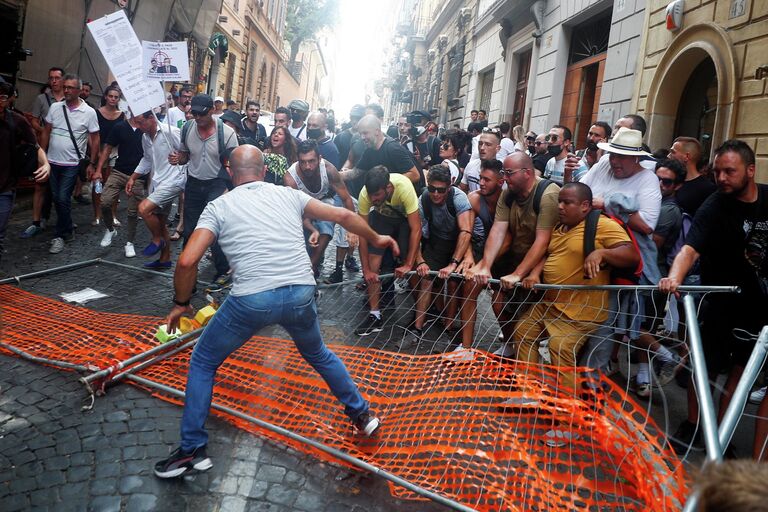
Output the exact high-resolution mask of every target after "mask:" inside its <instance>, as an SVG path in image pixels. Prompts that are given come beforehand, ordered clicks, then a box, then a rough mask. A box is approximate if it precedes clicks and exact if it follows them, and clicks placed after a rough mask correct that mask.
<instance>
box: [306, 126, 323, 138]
mask: <svg viewBox="0 0 768 512" xmlns="http://www.w3.org/2000/svg"><path fill="white" fill-rule="evenodd" d="M323 135H324V133H323V130H322V129H321V128H307V138H309V139H315V140H318V139H320V138H322V136H323Z"/></svg>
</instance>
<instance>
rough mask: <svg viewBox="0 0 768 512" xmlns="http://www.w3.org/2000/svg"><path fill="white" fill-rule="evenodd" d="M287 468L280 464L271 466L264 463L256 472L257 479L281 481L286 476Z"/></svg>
mask: <svg viewBox="0 0 768 512" xmlns="http://www.w3.org/2000/svg"><path fill="white" fill-rule="evenodd" d="M285 473H286V469H285V468H281V467H279V466H271V465H269V464H264V465H262V466H261V467H259V471H258V473H256V479H257V480H264V481H266V482H274V483H280V482H282V481H283V478H284V477H285Z"/></svg>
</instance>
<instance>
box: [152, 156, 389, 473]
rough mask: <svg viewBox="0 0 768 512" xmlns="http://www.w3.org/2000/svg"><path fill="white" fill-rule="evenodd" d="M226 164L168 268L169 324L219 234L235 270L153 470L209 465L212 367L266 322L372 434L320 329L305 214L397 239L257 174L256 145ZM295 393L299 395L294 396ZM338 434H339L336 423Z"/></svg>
mask: <svg viewBox="0 0 768 512" xmlns="http://www.w3.org/2000/svg"><path fill="white" fill-rule="evenodd" d="M227 172H228V173H229V174H230V175H231V177H232V183H233V184H234V185H235V188H234V189H233V190H232V191H230V192H229V193H227V194H224V195H223V196H220V197H218V198H217V199H215V200H213V201H211V202H210V203H208V205H207V206H206V207H205V210H204V211H203V213H202V215H200V220H198V222H197V227H196V228H195V231H194V232H193V233H192V236H191V237H190V239H189V241H188V242H187V245H186V246H185V247H184V252H182V253H181V256H180V257H179V262H178V265H177V266H176V274H175V276H174V290H175V295H174V297H173V302H174V304H175V305H174V307H173V309H172V310H171V312H170V313H169V314H168V317H167V318H166V323H167V324H168V331H169V332H173V331H174V330H175V329H176V327H177V326H178V324H179V319H180V318H181V316H183V315H190V314H192V308H191V307H190V299H191V298H192V294H193V290H194V286H195V281H196V279H197V265H198V263H199V262H200V260H201V259H202V257H203V255H204V254H205V252H206V251H207V250H208V247H210V246H211V245H212V244H213V243H214V241H218V243H219V245H220V246H221V249H222V250H223V251H224V254H225V255H226V256H227V260H228V261H229V262H230V265H231V266H232V269H233V272H234V279H233V282H234V284H233V286H232V291H231V293H230V294H229V296H228V297H227V299H226V300H225V301H224V303H223V304H222V305H221V307H220V308H219V310H218V311H217V313H216V315H214V317H213V319H212V320H211V321H210V322H209V323H208V325H207V326H206V328H205V331H203V334H202V335H201V336H200V339H199V340H198V342H197V345H196V346H195V350H194V351H193V353H192V357H191V359H190V363H189V373H188V375H187V385H186V398H185V401H184V414H183V416H182V420H181V445H180V446H179V448H178V449H176V450H175V451H174V452H173V453H171V455H170V456H169V457H168V458H167V459H164V460H162V461H160V462H158V463H157V464H156V465H155V475H157V476H158V477H159V478H173V477H178V476H181V475H182V474H184V473H186V472H187V471H190V470H193V469H195V470H198V471H205V470H207V469H210V468H211V467H212V466H213V464H212V463H211V459H210V458H208V455H207V454H206V446H207V444H208V434H207V432H206V430H205V420H206V418H207V417H208V412H209V409H210V406H211V394H212V391H213V382H214V379H215V377H216V371H217V370H218V368H219V366H221V364H222V363H223V362H224V361H225V360H226V359H227V357H229V355H230V354H231V353H232V352H234V351H235V350H237V349H238V348H239V347H240V346H241V345H243V344H244V343H245V342H246V341H248V340H249V339H250V338H251V337H252V336H253V335H254V334H255V333H256V332H257V331H259V330H260V329H261V328H263V327H266V326H268V325H273V324H278V325H280V326H282V327H283V328H284V329H285V330H286V331H288V334H289V335H290V336H291V338H292V339H293V340H294V342H295V344H296V348H297V349H298V351H299V352H300V353H301V355H302V357H304V359H305V360H306V361H307V363H309V364H310V365H311V366H312V367H313V368H314V369H315V370H316V371H317V372H318V373H319V374H320V375H321V376H322V377H323V379H324V380H325V382H326V384H327V385H328V387H329V388H330V390H331V392H333V394H334V396H335V397H336V398H337V399H338V400H339V401H340V402H341V403H343V404H344V412H345V413H346V414H347V416H348V417H349V418H350V420H351V421H352V423H353V424H354V425H355V427H356V428H357V430H358V431H359V432H360V433H362V434H363V435H366V436H370V435H372V434H373V433H374V432H375V431H376V429H378V427H379V420H378V418H376V417H375V416H374V415H373V414H372V413H371V412H370V411H369V409H368V402H367V401H366V400H365V399H364V398H363V397H362V395H361V394H360V391H359V390H358V389H357V386H356V385H355V383H354V381H353V380H352V378H351V377H350V375H349V373H348V372H347V369H346V368H345V366H344V363H342V362H341V360H340V359H339V358H338V357H336V355H335V354H334V353H333V352H331V351H330V350H328V347H326V346H325V343H324V342H323V338H322V336H321V335H320V324H319V322H318V320H317V306H316V305H315V299H314V297H315V280H314V278H313V277H312V266H311V264H310V261H309V256H308V255H307V251H306V250H305V249H304V233H303V229H302V219H303V217H308V218H310V219H318V220H324V221H328V222H338V223H341V224H342V225H343V226H344V227H345V228H346V229H348V230H349V231H351V232H352V233H355V234H357V235H360V236H361V237H362V238H364V239H365V240H366V241H367V242H368V243H369V244H371V245H372V246H374V247H377V248H379V249H391V250H392V251H393V252H394V253H395V254H398V252H399V249H398V246H397V243H396V242H395V241H394V240H393V239H392V238H390V237H388V236H382V235H379V234H377V233H376V232H375V231H373V230H372V229H371V228H369V227H368V224H367V223H366V222H364V221H363V219H362V218H360V217H359V216H358V215H357V214H355V213H354V212H351V211H349V210H346V209H343V208H336V207H334V206H330V205H327V204H325V203H323V202H321V201H318V200H317V199H313V198H311V197H310V196H308V195H307V194H304V193H303V192H299V191H298V190H294V189H292V188H289V187H279V186H276V185H273V184H271V183H265V182H264V173H265V170H264V160H263V156H262V154H261V151H259V149H258V148H256V147H255V146H250V145H244V146H240V147H238V148H237V149H235V150H234V151H232V154H231V156H230V160H229V167H228V168H227ZM298 398H299V397H297V399H298ZM339 435H342V436H343V435H345V434H344V433H343V430H342V429H339Z"/></svg>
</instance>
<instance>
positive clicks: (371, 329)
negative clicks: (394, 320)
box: [355, 314, 384, 336]
mask: <svg viewBox="0 0 768 512" xmlns="http://www.w3.org/2000/svg"><path fill="white" fill-rule="evenodd" d="M383 326H384V321H383V320H382V319H381V318H380V317H377V316H376V315H372V314H369V315H368V318H366V319H365V322H363V323H361V324H360V325H359V326H358V327H357V329H355V334H357V335H358V336H368V335H369V334H375V333H377V332H381V331H382V329H383V328H384V327H383Z"/></svg>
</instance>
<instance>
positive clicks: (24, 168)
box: [4, 110, 38, 178]
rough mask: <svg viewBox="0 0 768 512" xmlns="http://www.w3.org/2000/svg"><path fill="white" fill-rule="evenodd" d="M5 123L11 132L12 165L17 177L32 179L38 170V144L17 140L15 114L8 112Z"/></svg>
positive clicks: (6, 112)
mask: <svg viewBox="0 0 768 512" xmlns="http://www.w3.org/2000/svg"><path fill="white" fill-rule="evenodd" d="M4 113H5V121H6V122H7V123H8V128H9V130H10V139H11V140H10V142H11V163H12V165H13V169H14V170H15V173H14V174H16V176H17V177H19V178H31V177H32V176H33V175H34V174H35V171H36V170H37V164H38V162H37V148H38V146H37V144H28V143H24V142H20V141H17V140H16V121H15V120H14V119H13V112H12V111H11V110H6V111H5V112H4Z"/></svg>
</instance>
